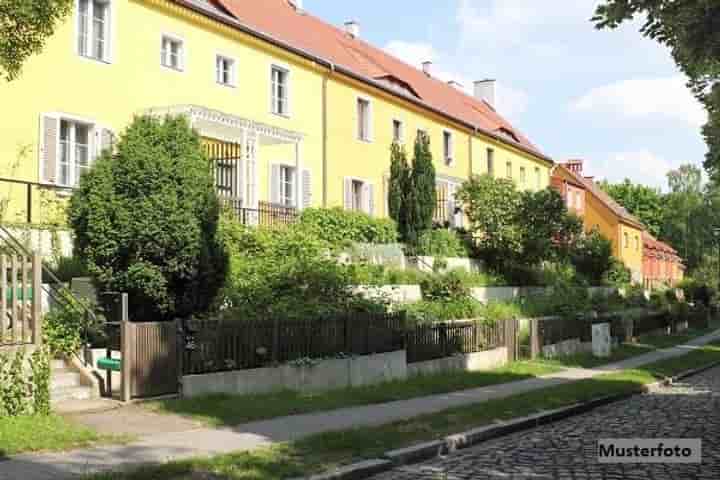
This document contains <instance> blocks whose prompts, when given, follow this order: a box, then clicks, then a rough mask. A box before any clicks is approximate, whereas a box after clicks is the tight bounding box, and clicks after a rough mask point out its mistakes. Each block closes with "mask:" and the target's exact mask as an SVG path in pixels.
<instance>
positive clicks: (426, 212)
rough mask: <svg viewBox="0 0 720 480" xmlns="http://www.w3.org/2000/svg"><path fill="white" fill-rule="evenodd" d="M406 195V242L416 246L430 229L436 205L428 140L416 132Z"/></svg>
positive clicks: (433, 171)
mask: <svg viewBox="0 0 720 480" xmlns="http://www.w3.org/2000/svg"><path fill="white" fill-rule="evenodd" d="M410 180H411V181H410V185H411V188H410V192H409V195H408V209H407V212H408V225H409V227H408V239H407V240H408V242H409V243H410V244H412V245H416V244H417V240H418V238H419V237H420V234H421V233H422V232H424V231H425V230H430V229H431V228H432V220H433V213H434V212H435V207H436V204H437V191H436V181H435V166H434V165H433V159H432V153H431V152H430V138H429V137H428V135H427V134H426V133H424V132H418V135H417V138H416V139H415V149H414V155H413V164H412V173H411V176H410Z"/></svg>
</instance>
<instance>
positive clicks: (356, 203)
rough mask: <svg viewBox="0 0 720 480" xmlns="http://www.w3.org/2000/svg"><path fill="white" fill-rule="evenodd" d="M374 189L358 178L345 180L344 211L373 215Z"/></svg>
mask: <svg viewBox="0 0 720 480" xmlns="http://www.w3.org/2000/svg"><path fill="white" fill-rule="evenodd" d="M374 191H375V189H374V187H373V185H372V184H371V183H369V182H367V181H366V180H364V179H359V178H345V187H344V193H345V210H350V211H355V212H365V213H367V214H368V215H373V214H374V210H375V202H374Z"/></svg>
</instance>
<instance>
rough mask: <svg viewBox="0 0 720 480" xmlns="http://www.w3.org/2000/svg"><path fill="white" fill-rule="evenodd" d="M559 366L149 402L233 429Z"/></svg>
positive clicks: (160, 408) (474, 385)
mask: <svg viewBox="0 0 720 480" xmlns="http://www.w3.org/2000/svg"><path fill="white" fill-rule="evenodd" d="M561 369H562V367H560V366H557V365H549V364H548V365H545V364H541V363H536V362H516V363H514V364H512V365H508V366H506V367H502V368H498V369H495V370H490V371H485V372H453V373H444V374H441V375H427V376H419V377H413V378H410V379H408V380H402V381H400V380H398V381H393V382H387V383H383V384H379V385H371V386H365V387H356V388H347V389H341V390H332V391H329V392H318V393H299V392H293V391H284V392H279V393H271V394H263V395H209V396H203V397H197V398H182V399H170V400H162V401H158V402H151V403H148V404H146V405H145V406H146V407H147V408H149V409H151V410H153V411H155V412H158V413H174V414H179V415H183V416H186V417H190V418H192V419H194V420H199V421H201V422H204V423H205V424H207V425H210V426H232V425H239V424H241V423H246V422H251V421H254V420H263V419H268V418H276V417H283V416H286V415H296V414H303V413H312V412H320V411H328V410H334V409H338V408H344V407H353V406H358V405H371V404H377V403H386V402H392V401H396V400H407V399H410V398H417V397H424V396H427V395H434V394H442V393H449V392H456V391H461V390H468V389H472V388H478V387H485V386H489V385H497V384H500V383H508V382H514V381H518V380H524V379H527V378H533V377H536V376H539V375H545V374H549V373H554V372H557V371H559V370H561Z"/></svg>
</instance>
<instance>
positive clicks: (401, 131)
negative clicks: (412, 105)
mask: <svg viewBox="0 0 720 480" xmlns="http://www.w3.org/2000/svg"><path fill="white" fill-rule="evenodd" d="M396 123H397V125H398V127H399V128H398V130H399V136H398V138H395V124H396ZM392 136H393V141H394V142H397V143H398V144H400V145H404V144H405V122H403V121H402V120H400V119H399V118H393V119H392Z"/></svg>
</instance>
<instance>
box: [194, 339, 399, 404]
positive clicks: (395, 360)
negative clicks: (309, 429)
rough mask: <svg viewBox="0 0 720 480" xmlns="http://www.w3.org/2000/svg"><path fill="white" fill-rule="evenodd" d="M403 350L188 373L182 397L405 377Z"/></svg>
mask: <svg viewBox="0 0 720 480" xmlns="http://www.w3.org/2000/svg"><path fill="white" fill-rule="evenodd" d="M405 358H406V355H405V350H399V351H396V352H390V353H383V354H379V355H368V356H363V357H354V358H347V359H332V360H322V361H320V362H319V363H317V364H315V365H313V366H302V367H298V366H294V365H290V364H287V365H281V366H279V367H275V368H257V369H252V370H236V371H232V372H220V373H211V374H205V375H188V376H185V377H183V379H182V394H183V396H184V397H197V396H201V395H208V394H214V393H226V394H233V395H250V394H258V393H270V392H275V391H281V390H294V391H298V392H313V391H323V390H334V389H339V388H347V387H356V386H362V385H373V384H378V383H382V382H388V381H391V380H399V379H404V378H407V364H406V360H405Z"/></svg>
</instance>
